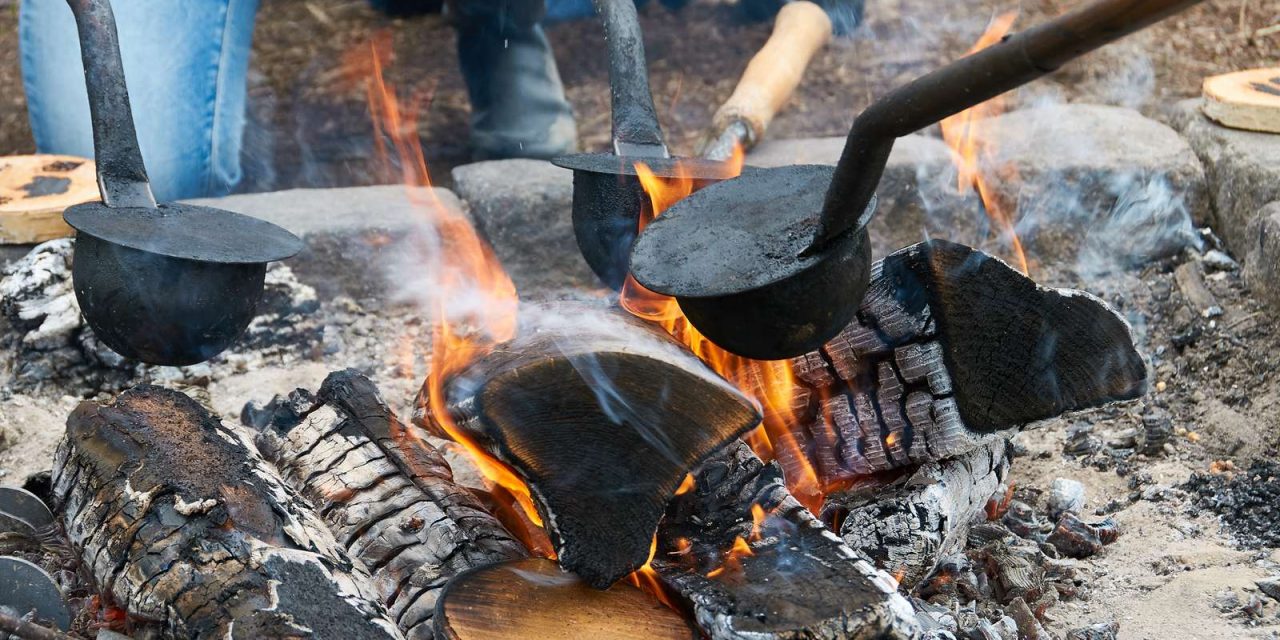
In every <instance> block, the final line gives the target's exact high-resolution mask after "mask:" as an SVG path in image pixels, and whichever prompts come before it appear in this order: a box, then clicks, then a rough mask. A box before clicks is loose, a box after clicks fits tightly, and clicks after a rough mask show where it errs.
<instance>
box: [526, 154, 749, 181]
mask: <svg viewBox="0 0 1280 640" xmlns="http://www.w3.org/2000/svg"><path fill="white" fill-rule="evenodd" d="M637 162H643V163H644V164H645V165H646V166H648V167H649V169H650V170H651V171H653V173H654V175H656V176H658V177H659V178H676V177H687V178H692V179H694V180H727V179H729V178H732V177H734V176H736V175H737V174H738V170H737V168H736V167H735V166H734V165H732V164H730V163H728V162H720V161H718V160H707V159H706V158H643V157H639V156H634V157H633V156H618V155H614V154H612V153H578V154H574V155H571V156H560V157H557V158H553V159H552V160H551V164H554V165H556V166H557V167H563V168H565V169H573V170H574V171H590V172H592V173H607V174H610V175H619V176H634V175H636V163H637Z"/></svg>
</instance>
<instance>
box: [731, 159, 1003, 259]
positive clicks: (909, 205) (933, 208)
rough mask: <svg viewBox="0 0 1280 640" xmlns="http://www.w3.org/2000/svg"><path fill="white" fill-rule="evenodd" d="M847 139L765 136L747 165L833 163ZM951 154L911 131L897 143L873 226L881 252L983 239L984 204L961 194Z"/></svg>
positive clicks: (875, 246)
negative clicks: (934, 240) (923, 242)
mask: <svg viewBox="0 0 1280 640" xmlns="http://www.w3.org/2000/svg"><path fill="white" fill-rule="evenodd" d="M844 143H845V138H844V136H839V137H830V138H796V139H791V140H765V141H763V142H761V143H760V145H759V146H757V147H756V148H755V149H752V150H751V153H749V154H747V164H750V165H752V166H756V167H779V166H787V165H792V164H827V165H834V164H836V163H837V162H838V161H839V160H840V153H841V152H842V151H843V150H844ZM951 158H952V154H951V149H950V148H948V147H947V144H946V143H945V142H943V141H942V140H941V139H939V138H935V137H931V136H926V135H909V136H903V137H902V138H899V139H898V141H897V142H896V143H894V145H893V153H891V154H890V155H889V162H888V163H887V164H886V165H885V170H884V176H883V177H882V178H881V179H880V185H879V187H878V188H877V189H876V195H877V196H878V197H879V199H880V201H879V205H878V206H877V211H876V217H875V218H873V219H872V221H871V225H870V227H869V230H870V233H871V241H872V245H873V249H874V250H875V252H876V254H877V255H883V254H885V253H889V252H892V251H894V250H897V249H899V248H901V247H904V246H907V245H910V244H915V243H917V242H920V241H921V240H923V239H925V238H943V239H947V240H953V241H955V242H964V243H966V244H970V245H978V244H979V243H980V241H981V238H980V234H981V233H983V226H984V224H985V223H984V222H983V216H982V213H981V209H980V206H979V204H978V201H977V199H976V198H975V197H974V196H973V195H972V194H961V193H960V192H959V189H957V187H956V169H955V163H954V162H952V159H951Z"/></svg>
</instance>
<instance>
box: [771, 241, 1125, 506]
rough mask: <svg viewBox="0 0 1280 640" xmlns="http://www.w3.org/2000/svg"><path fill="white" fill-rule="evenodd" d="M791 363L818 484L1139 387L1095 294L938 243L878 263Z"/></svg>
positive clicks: (991, 435) (951, 449) (923, 456)
mask: <svg viewBox="0 0 1280 640" xmlns="http://www.w3.org/2000/svg"><path fill="white" fill-rule="evenodd" d="M792 366H793V369H794V371H795V372H796V376H797V379H798V380H799V382H800V384H801V385H803V386H804V387H806V389H805V394H806V395H807V397H809V398H812V400H810V403H809V407H808V408H806V409H803V410H801V411H799V412H798V414H799V415H801V416H807V419H801V420H800V421H799V422H800V423H801V424H800V425H799V426H798V427H796V428H797V429H798V431H799V433H798V434H797V435H798V436H799V437H798V438H797V439H798V440H799V441H801V442H805V443H810V451H809V457H810V459H812V460H814V462H815V466H816V467H817V471H818V473H819V475H820V477H821V479H822V480H823V481H824V483H827V484H833V483H838V482H840V481H847V480H850V479H852V478H856V477H858V476H863V475H866V474H870V473H875V472H880V471H886V470H890V469H898V468H905V467H910V466H914V465H917V464H921V463H925V462H930V461H935V460H944V459H947V458H952V457H955V456H958V455H961V454H964V453H966V452H968V451H971V450H974V449H977V448H979V447H983V446H986V445H988V444H990V443H992V442H993V441H994V439H995V438H998V437H1001V436H1000V435H998V434H999V433H1000V432H1001V431H1006V430H1009V429H1014V428H1018V427H1021V426H1024V425H1026V424H1028V423H1030V422H1033V421H1036V420H1041V419H1044V418H1049V417H1053V416H1056V415H1059V414H1061V413H1063V412H1066V411H1071V410H1075V409H1083V408H1088V407H1094V406H1099V405H1102V404H1105V403H1108V402H1111V401H1115V400H1123V399H1130V398H1135V397H1138V396H1140V395H1142V394H1143V393H1145V391H1146V387H1147V370H1146V364H1145V362H1144V360H1143V358H1142V356H1141V355H1139V353H1138V352H1137V349H1136V348H1135V347H1134V344H1133V338H1132V335H1131V333H1130V330H1129V327H1128V325H1127V324H1126V323H1125V322H1124V320H1123V319H1121V317H1120V316H1119V315H1118V314H1116V312H1115V311H1113V310H1112V309H1111V308H1110V307H1108V306H1107V305H1106V304H1105V303H1104V302H1102V301H1101V300H1099V299H1097V298H1095V297H1093V296H1091V295H1089V294H1087V293H1084V292H1080V291H1073V290H1066V289H1048V288H1045V287H1040V286H1038V285H1036V284H1035V282H1033V281H1032V280H1030V279H1029V278H1027V277H1026V276H1024V275H1022V274H1021V273H1019V272H1017V271H1015V270H1014V269H1012V268H1010V267H1009V266H1008V265H1007V264H1005V263H1004V262H1001V261H1000V260H998V259H996V258H993V257H991V256H988V255H986V254H984V253H981V252H979V251H975V250H973V249H971V248H969V247H965V246H963V245H959V244H954V243H950V242H944V241H932V242H926V243H921V244H917V245H913V246H911V247H908V248H906V249H903V250H901V251H898V252H897V253H894V254H892V255H890V256H888V257H886V258H885V259H884V260H883V261H881V262H879V263H877V264H876V265H875V266H874V267H873V269H872V280H871V285H870V288H869V289H868V291H867V295H866V298H865V299H864V300H863V303H862V306H861V307H860V309H859V311H858V313H857V315H856V317H855V319H854V321H853V322H852V323H850V324H849V326H848V327H846V328H845V329H844V331H842V332H841V333H840V334H839V335H837V336H836V337H835V338H834V339H832V340H831V341H830V342H828V343H827V344H826V345H824V346H823V348H822V349H820V350H819V351H816V352H812V353H808V354H805V355H804V356H801V357H799V358H796V359H794V360H792ZM832 434H833V435H832ZM833 438H834V443H832V444H830V445H828V444H826V442H827V441H828V440H831V439H833ZM824 454H825V455H824Z"/></svg>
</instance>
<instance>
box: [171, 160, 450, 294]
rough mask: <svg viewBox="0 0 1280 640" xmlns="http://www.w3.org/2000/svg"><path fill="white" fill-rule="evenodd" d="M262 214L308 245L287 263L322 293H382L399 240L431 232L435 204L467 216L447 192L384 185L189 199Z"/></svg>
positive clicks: (400, 251) (400, 250)
mask: <svg viewBox="0 0 1280 640" xmlns="http://www.w3.org/2000/svg"><path fill="white" fill-rule="evenodd" d="M191 202H192V203H193V204H199V205H204V206H209V207H218V208H221V209H226V210H229V211H235V212H237V213H243V214H246V215H251V216H254V217H257V218H262V219H263V220H267V221H270V222H273V223H275V224H278V225H280V226H281V227H284V228H285V229H288V230H289V231H291V232H293V233H294V234H296V235H298V236H299V237H300V238H302V239H303V240H304V241H305V242H306V245H307V246H306V248H305V249H303V251H302V252H301V253H299V254H298V255H297V256H294V257H293V258H290V259H289V260H288V261H287V263H288V264H289V266H290V267H291V268H292V269H293V271H294V273H296V274H297V275H298V277H299V279H300V280H302V281H303V282H305V283H306V284H309V285H311V286H312V287H314V288H315V289H316V292H317V293H318V294H319V295H320V297H321V298H322V299H328V298H332V297H333V296H335V295H348V296H351V297H354V298H368V297H374V296H380V295H382V294H383V293H384V292H385V291H387V290H388V284H389V282H390V281H391V280H394V279H395V277H396V276H395V275H393V274H392V272H391V271H390V269H391V268H393V267H394V265H398V264H403V255H404V252H405V250H406V245H405V241H406V239H408V238H411V237H413V236H414V234H415V233H427V234H428V235H429V234H430V222H431V220H432V219H433V214H434V212H435V211H436V210H437V209H438V208H440V207H447V208H449V209H450V211H452V212H455V213H461V214H462V215H466V212H465V207H464V206H463V205H462V202H461V201H460V200H459V199H458V197H457V196H456V195H454V193H453V192H452V191H449V190H448V189H443V188H438V187H437V188H428V187H412V188H411V187H404V186H401V185H386V186H372V187H347V188H339V189H290V190H287V191H275V192H270V193H253V194H239V195H233V196H227V197H224V198H207V199H200V200H192V201H191Z"/></svg>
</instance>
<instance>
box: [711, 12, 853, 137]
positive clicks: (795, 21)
mask: <svg viewBox="0 0 1280 640" xmlns="http://www.w3.org/2000/svg"><path fill="white" fill-rule="evenodd" d="M830 39H831V18H829V17H827V12H826V11H824V10H823V9H822V7H819V6H818V5H816V4H814V3H812V2H808V0H799V1H797V2H790V3H788V4H786V5H784V6H783V7H782V9H781V10H780V11H778V18H777V20H776V21H775V22H774V25H773V35H770V36H769V41H768V42H766V43H765V44H764V46H763V47H761V48H760V51H759V52H758V53H756V55H755V57H754V58H752V59H751V63H750V64H748V65H747V70H746V71H745V72H743V74H742V79H741V80H739V81H738V87H737V88H736V89H734V91H733V95H731V96H729V99H728V100H727V101H726V102H725V103H724V105H723V106H721V107H720V110H719V111H717V112H716V115H715V117H714V118H713V119H712V125H713V126H714V130H715V132H716V133H717V134H719V132H721V131H724V130H725V129H727V128H728V127H730V126H731V125H732V124H733V123H734V122H735V121H741V122H743V123H746V125H747V126H748V127H749V129H750V131H749V134H750V137H749V138H748V139H747V140H743V141H742V142H743V144H744V145H750V144H754V143H755V141H757V140H759V139H760V137H761V136H763V135H764V132H765V129H766V128H768V126H769V122H770V121H771V120H773V116H774V114H776V113H778V109H781V108H782V105H783V103H785V102H786V101H787V99H788V98H790V97H791V93H792V92H793V91H795V89H796V86H798V85H799V84H800V79H801V78H802V77H804V70H805V68H806V67H808V66H809V61H810V60H812V59H813V56H814V55H815V54H817V53H818V50H819V49H821V48H822V47H823V46H825V45H826V44H827V41H828V40H830Z"/></svg>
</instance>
